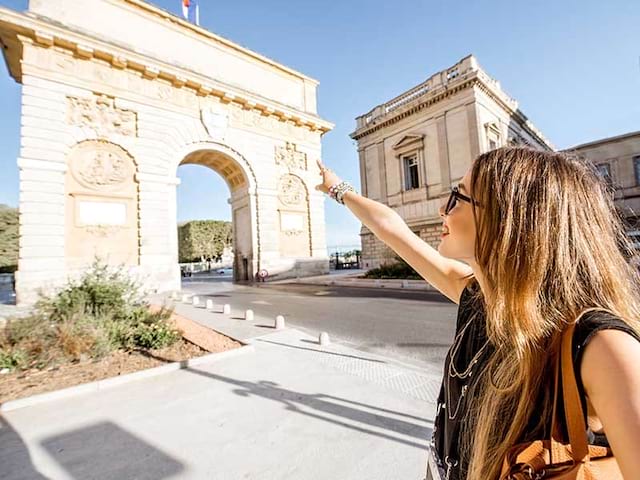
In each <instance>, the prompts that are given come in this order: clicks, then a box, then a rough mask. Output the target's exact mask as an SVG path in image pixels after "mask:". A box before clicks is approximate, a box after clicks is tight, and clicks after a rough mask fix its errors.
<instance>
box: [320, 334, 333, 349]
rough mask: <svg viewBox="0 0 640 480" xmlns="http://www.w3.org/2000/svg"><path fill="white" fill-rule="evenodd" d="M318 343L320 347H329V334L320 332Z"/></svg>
mask: <svg viewBox="0 0 640 480" xmlns="http://www.w3.org/2000/svg"><path fill="white" fill-rule="evenodd" d="M318 343H320V345H322V346H326V345H329V344H330V343H331V340H330V339H329V334H328V333H327V332H322V333H321V334H320V338H319V339H318Z"/></svg>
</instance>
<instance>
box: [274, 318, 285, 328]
mask: <svg viewBox="0 0 640 480" xmlns="http://www.w3.org/2000/svg"><path fill="white" fill-rule="evenodd" d="M283 328H284V317H283V316H282V315H278V316H277V317H276V324H275V329H276V330H282V329H283Z"/></svg>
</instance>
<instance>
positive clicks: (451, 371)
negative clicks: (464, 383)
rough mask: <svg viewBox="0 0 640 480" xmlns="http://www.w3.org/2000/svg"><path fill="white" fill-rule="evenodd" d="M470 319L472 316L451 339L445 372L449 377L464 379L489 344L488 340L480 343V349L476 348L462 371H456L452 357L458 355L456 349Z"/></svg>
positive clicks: (460, 342) (469, 374) (458, 348)
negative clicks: (451, 344)
mask: <svg viewBox="0 0 640 480" xmlns="http://www.w3.org/2000/svg"><path fill="white" fill-rule="evenodd" d="M472 321H473V318H472V319H470V320H469V321H468V322H467V323H466V324H465V325H464V327H462V329H461V330H460V333H458V335H456V338H455V339H454V340H453V346H452V347H451V353H450V355H449V368H448V372H447V373H448V374H449V376H450V377H451V378H460V379H464V378H467V377H470V376H471V374H472V373H473V370H472V369H473V366H474V365H475V364H476V363H478V360H480V356H481V355H482V353H483V352H484V351H485V349H486V348H487V345H489V340H487V341H485V342H484V345H482V347H481V348H480V350H478V351H477V352H476V354H475V355H474V356H473V358H472V359H471V361H470V362H469V364H468V365H467V367H466V368H465V369H464V371H463V372H458V370H457V369H456V367H455V365H454V363H455V362H454V359H455V358H456V357H457V355H458V350H460V345H461V344H462V338H463V337H464V334H465V332H466V330H467V328H469V325H471V322H472Z"/></svg>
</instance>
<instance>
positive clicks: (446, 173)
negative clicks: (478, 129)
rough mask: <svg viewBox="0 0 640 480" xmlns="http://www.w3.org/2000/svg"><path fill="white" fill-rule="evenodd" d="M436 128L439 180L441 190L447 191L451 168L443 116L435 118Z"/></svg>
mask: <svg viewBox="0 0 640 480" xmlns="http://www.w3.org/2000/svg"><path fill="white" fill-rule="evenodd" d="M436 128H437V129H438V158H439V159H440V178H441V183H442V189H443V190H444V191H447V190H449V188H450V187H451V167H450V165H449V140H448V138H447V123H446V117H445V114H442V115H440V116H439V117H437V118H436Z"/></svg>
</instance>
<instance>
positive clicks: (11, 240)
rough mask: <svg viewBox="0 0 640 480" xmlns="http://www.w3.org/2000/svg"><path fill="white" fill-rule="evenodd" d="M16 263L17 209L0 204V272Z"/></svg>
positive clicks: (12, 267) (11, 270)
mask: <svg viewBox="0 0 640 480" xmlns="http://www.w3.org/2000/svg"><path fill="white" fill-rule="evenodd" d="M17 265H18V209H16V208H11V207H8V206H6V205H0V272H2V271H10V272H13V271H15V270H16V268H17Z"/></svg>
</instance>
